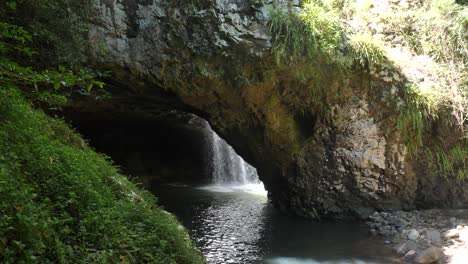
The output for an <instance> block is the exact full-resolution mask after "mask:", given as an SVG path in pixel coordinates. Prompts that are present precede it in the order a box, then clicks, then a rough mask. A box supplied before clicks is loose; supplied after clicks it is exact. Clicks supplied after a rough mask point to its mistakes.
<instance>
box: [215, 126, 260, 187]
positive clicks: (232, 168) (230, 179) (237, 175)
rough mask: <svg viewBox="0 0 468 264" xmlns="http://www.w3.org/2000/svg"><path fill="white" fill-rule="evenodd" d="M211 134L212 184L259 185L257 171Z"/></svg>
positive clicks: (221, 140) (224, 142)
mask: <svg viewBox="0 0 468 264" xmlns="http://www.w3.org/2000/svg"><path fill="white" fill-rule="evenodd" d="M210 132H211V141H210V145H211V146H210V147H211V151H210V152H211V164H210V165H211V172H212V177H213V184H218V185H227V184H232V185H246V184H259V183H261V182H260V180H259V179H258V174H257V170H256V169H255V168H254V167H252V166H251V165H250V164H248V163H247V162H245V161H244V160H243V159H242V157H241V156H239V155H237V153H236V152H235V151H234V149H233V148H232V147H231V146H229V145H228V144H227V143H226V141H224V140H223V139H221V138H220V137H219V136H218V135H217V134H216V133H215V132H214V131H212V130H211V131H210Z"/></svg>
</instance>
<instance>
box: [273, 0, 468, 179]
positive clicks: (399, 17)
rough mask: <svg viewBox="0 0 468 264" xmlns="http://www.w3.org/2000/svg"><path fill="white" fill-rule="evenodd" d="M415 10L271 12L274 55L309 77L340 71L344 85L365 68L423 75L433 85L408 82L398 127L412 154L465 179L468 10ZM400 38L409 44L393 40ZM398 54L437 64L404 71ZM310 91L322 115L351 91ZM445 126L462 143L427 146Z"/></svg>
mask: <svg viewBox="0 0 468 264" xmlns="http://www.w3.org/2000/svg"><path fill="white" fill-rule="evenodd" d="M411 4H412V5H413V6H404V7H401V6H400V5H399V4H398V3H396V4H394V6H392V5H390V6H386V5H384V4H382V6H379V1H374V0H350V1H342V0H316V1H314V0H307V1H303V3H302V8H301V9H300V10H299V11H297V10H296V9H295V7H291V6H289V7H286V6H284V5H278V6H277V7H276V8H274V9H273V10H272V11H271V13H270V15H271V22H270V27H271V31H272V33H273V48H272V53H273V56H274V57H275V59H276V63H278V64H287V65H290V66H292V65H294V67H297V68H298V69H306V70H307V72H305V73H302V74H301V76H300V78H302V79H306V78H308V77H309V78H310V77H311V76H313V78H317V77H316V75H317V70H316V69H317V67H316V66H315V67H314V65H320V67H322V68H324V67H327V69H328V71H327V72H325V73H324V75H326V74H328V76H329V77H331V76H330V72H332V73H331V75H332V76H333V77H335V78H336V77H338V76H339V78H344V79H346V78H349V76H350V73H351V72H353V71H354V72H355V71H362V70H364V71H368V72H370V73H371V74H372V73H376V72H379V71H380V70H382V69H385V68H392V70H393V71H394V72H399V71H402V69H403V70H409V71H411V70H412V71H422V72H423V74H424V75H426V78H427V80H429V81H427V80H426V81H425V82H423V81H421V82H418V81H414V80H405V82H406V83H404V85H405V87H403V89H401V91H402V92H401V94H400V96H401V98H402V100H403V101H402V102H400V103H398V102H397V100H398V99H397V98H398V97H397V96H393V97H394V98H392V99H391V100H389V101H395V102H391V104H389V105H391V107H390V108H393V109H390V111H393V110H397V111H393V112H396V116H395V117H394V123H395V124H396V128H397V129H398V130H399V133H401V134H402V137H403V143H404V144H405V145H406V147H407V150H408V152H409V154H410V155H412V156H417V155H420V156H423V157H425V158H427V159H428V160H429V161H430V163H433V164H435V165H436V167H437V169H438V173H439V175H442V176H455V177H457V178H459V179H464V178H466V177H468V175H467V174H468V169H467V168H468V164H467V159H466V155H467V151H468V150H467V149H468V139H467V138H466V135H465V131H464V123H465V122H466V120H467V119H466V118H467V117H466V113H467V111H468V100H467V91H468V87H467V83H466V70H465V66H466V60H467V57H468V51H467V47H468V45H467V44H468V34H467V31H466V27H467V25H468V8H467V7H466V6H462V5H461V4H458V3H456V2H455V1H453V0H431V1H425V2H424V1H411ZM382 10H383V11H382ZM392 38H393V39H396V38H401V39H402V40H401V41H399V42H398V41H387V40H388V39H392ZM395 50H404V51H408V52H407V53H403V54H405V55H404V56H407V57H409V58H413V57H417V56H426V57H424V58H425V59H426V60H427V61H430V63H431V64H429V63H428V64H429V66H426V67H425V68H423V69H419V68H418V67H419V65H417V64H418V63H419V62H416V59H414V61H413V62H412V64H413V66H411V65H410V66H408V65H404V63H402V62H400V61H398V59H399V58H395V57H392V56H391V55H392V53H394V51H395ZM427 58H429V59H427ZM410 63H411V62H410ZM304 64H305V65H309V66H306V67H304ZM299 65H301V66H300V67H299ZM414 65H416V66H414ZM411 67H414V68H416V69H411ZM402 75H404V74H402ZM377 78H378V76H377ZM322 79H327V76H325V77H323V78H322ZM374 79H375V78H374ZM423 79H424V78H423ZM305 82H307V81H305ZM374 82H378V80H374ZM394 83H395V84H396V83H398V81H397V80H395V81H394ZM371 86H372V85H371ZM310 89H311V91H313V93H311V94H317V93H318V94H320V96H318V97H316V99H317V100H316V101H317V102H316V103H315V104H317V105H321V107H320V111H316V112H318V113H322V115H324V114H325V115H326V114H331V112H330V111H327V108H328V106H330V105H333V104H334V103H337V102H338V100H339V98H342V97H343V96H342V95H343V94H346V91H343V88H342V90H341V91H338V90H336V89H330V88H329V87H325V86H323V85H322V86H320V85H318V86H317V85H313V84H312V85H311V86H310ZM317 90H318V91H317ZM313 97H315V96H313ZM324 98H326V100H327V102H326V103H325V104H324V103H323V101H324ZM318 101H321V102H318ZM395 108H396V109H395ZM437 123H438V124H443V126H446V127H449V128H450V129H453V131H459V132H457V133H454V136H455V137H458V138H457V139H458V143H456V144H455V145H454V146H450V147H449V146H448V145H447V144H444V143H443V142H442V144H440V142H436V140H433V138H431V139H430V140H424V138H425V136H426V137H427V136H428V135H430V134H431V133H432V129H433V128H434V127H435V126H436V125H435V124H437ZM429 137H430V136H429Z"/></svg>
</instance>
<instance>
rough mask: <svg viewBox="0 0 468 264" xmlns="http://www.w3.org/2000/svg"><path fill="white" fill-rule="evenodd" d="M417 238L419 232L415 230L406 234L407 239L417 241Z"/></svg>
mask: <svg viewBox="0 0 468 264" xmlns="http://www.w3.org/2000/svg"><path fill="white" fill-rule="evenodd" d="M418 238H419V232H418V231H417V230H416V229H411V230H410V231H409V233H408V239H410V240H413V241H414V240H417V239H418Z"/></svg>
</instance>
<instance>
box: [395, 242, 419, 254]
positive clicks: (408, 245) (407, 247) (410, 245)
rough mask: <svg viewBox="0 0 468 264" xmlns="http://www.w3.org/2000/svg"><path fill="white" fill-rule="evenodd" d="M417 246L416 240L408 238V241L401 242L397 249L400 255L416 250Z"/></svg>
mask: <svg viewBox="0 0 468 264" xmlns="http://www.w3.org/2000/svg"><path fill="white" fill-rule="evenodd" d="M417 247H418V246H417V245H416V243H415V242H414V241H411V240H408V241H406V242H404V243H401V244H399V245H398V246H396V247H395V251H396V252H397V253H398V254H399V255H405V254H406V253H408V252H409V251H412V250H416V249H417Z"/></svg>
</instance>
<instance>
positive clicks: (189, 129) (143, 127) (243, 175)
mask: <svg viewBox="0 0 468 264" xmlns="http://www.w3.org/2000/svg"><path fill="white" fill-rule="evenodd" d="M70 120H71V122H72V124H73V125H74V127H76V128H77V130H78V131H79V132H80V133H81V134H83V135H84V137H85V138H86V139H87V140H88V141H89V144H90V145H91V146H92V147H93V148H95V149H96V150H97V151H98V152H101V153H104V154H106V155H108V156H110V157H111V158H112V160H113V161H114V162H115V163H116V165H117V166H119V167H120V169H121V171H122V172H123V173H124V174H126V175H129V176H130V177H132V178H135V179H136V180H137V181H138V182H141V183H142V184H143V185H144V186H145V187H146V188H149V189H151V188H152V186H155V185H159V184H165V183H182V184H188V185H194V186H202V185H204V186H212V185H213V186H214V185H216V187H215V189H214V190H219V189H217V188H219V187H220V186H223V187H226V186H229V187H235V188H239V186H241V185H242V186H244V187H246V188H249V190H251V191H254V190H255V191H259V192H265V193H266V191H265V189H264V187H263V184H262V183H261V181H260V180H259V177H258V174H257V170H256V169H255V168H254V167H253V166H251V165H250V164H248V163H247V162H245V161H244V160H243V158H242V157H240V156H239V155H238V154H237V153H236V152H235V151H234V149H233V148H232V147H231V146H230V145H229V144H228V143H227V142H226V141H224V140H223V139H222V138H220V137H219V136H218V135H217V134H216V133H215V132H214V131H213V130H212V129H211V127H210V125H209V123H208V122H207V121H206V120H205V119H203V118H201V117H198V116H196V115H194V114H191V113H186V112H181V111H168V112H165V113H162V114H159V115H158V116H146V115H136V114H118V115H112V116H109V115H105V114H104V113H103V114H99V113H93V114H86V115H74V116H72V117H71V118H70Z"/></svg>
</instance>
